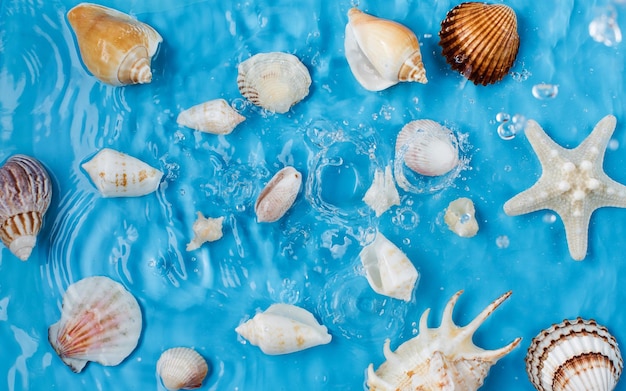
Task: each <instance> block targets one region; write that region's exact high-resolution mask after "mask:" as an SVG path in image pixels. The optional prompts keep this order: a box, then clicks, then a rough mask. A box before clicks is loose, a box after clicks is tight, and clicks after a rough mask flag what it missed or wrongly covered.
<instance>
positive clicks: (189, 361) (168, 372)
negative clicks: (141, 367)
mask: <svg viewBox="0 0 626 391" xmlns="http://www.w3.org/2000/svg"><path fill="white" fill-rule="evenodd" d="M156 370H157V373H158V374H159V376H160V377H161V381H163V385H164V386H165V388H167V389H168V390H170V391H176V390H191V389H195V388H200V387H201V386H202V382H203V381H204V379H205V378H206V376H207V374H208V372H209V365H208V364H207V362H206V360H205V359H204V357H202V356H201V355H200V354H199V353H198V352H196V351H195V350H193V349H191V348H183V347H179V348H171V349H167V350H166V351H164V352H163V353H162V354H161V357H159V360H158V361H157V365H156Z"/></svg>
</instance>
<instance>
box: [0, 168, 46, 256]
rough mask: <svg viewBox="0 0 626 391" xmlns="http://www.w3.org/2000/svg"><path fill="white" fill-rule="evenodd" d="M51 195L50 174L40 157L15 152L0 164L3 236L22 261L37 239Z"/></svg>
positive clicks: (0, 233)
mask: <svg viewBox="0 0 626 391" xmlns="http://www.w3.org/2000/svg"><path fill="white" fill-rule="evenodd" d="M51 197H52V184H51V182H50V177H49V176H48V173H47V172H46V169H45V168H43V166H42V165H41V163H40V162H39V161H38V160H37V159H35V158H32V157H30V156H25V155H13V156H11V157H10V158H9V159H7V161H6V162H5V163H4V165H3V166H2V167H0V239H1V240H2V243H4V245H5V246H6V247H7V248H8V249H9V250H10V251H11V252H12V253H13V254H14V255H15V256H16V257H18V258H19V259H21V260H22V261H25V260H27V259H28V257H30V254H31V252H32V251H33V248H34V247H35V244H36V243H37V234H38V233H39V231H40V230H41V225H42V222H43V216H44V214H45V213H46V211H47V210H48V207H49V206H50V199H51Z"/></svg>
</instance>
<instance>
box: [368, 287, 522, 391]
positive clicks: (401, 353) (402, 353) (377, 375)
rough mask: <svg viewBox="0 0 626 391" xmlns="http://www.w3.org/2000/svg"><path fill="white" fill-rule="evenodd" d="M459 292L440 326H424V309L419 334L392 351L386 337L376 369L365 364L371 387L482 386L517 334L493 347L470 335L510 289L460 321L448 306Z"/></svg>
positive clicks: (389, 390)
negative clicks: (459, 323)
mask: <svg viewBox="0 0 626 391" xmlns="http://www.w3.org/2000/svg"><path fill="white" fill-rule="evenodd" d="M461 293H462V291H460V292H457V293H456V294H455V295H454V296H452V298H451V299H450V301H449V302H448V304H447V305H446V308H445V309H444V311H443V318H442V320H441V325H440V326H439V327H438V328H429V327H428V314H429V312H430V309H427V310H426V311H424V313H423V315H422V317H421V318H420V324H419V335H418V336H417V337H415V338H413V339H410V340H409V341H407V342H405V343H403V344H402V345H400V346H399V347H398V349H397V350H396V351H395V352H392V351H391V349H390V347H389V340H388V339H387V340H386V341H385V345H384V349H383V352H384V354H385V358H386V361H385V362H384V363H383V364H382V365H381V366H380V367H379V368H378V369H377V370H376V372H374V366H373V365H372V364H370V366H369V367H368V369H367V386H368V387H369V389H370V391H374V390H376V391H396V390H400V391H414V390H463V391H476V390H477V389H478V388H479V387H480V386H482V384H483V381H484V379H485V377H487V375H488V374H489V369H490V368H491V366H492V365H494V364H495V363H496V362H497V361H498V360H499V359H500V358H502V357H504V356H505V355H506V354H508V353H509V352H510V351H511V350H513V349H514V348H515V347H516V346H517V345H518V344H519V342H520V341H521V338H517V339H515V340H514V341H513V342H511V343H510V344H509V345H507V346H505V347H502V348H500V349H497V350H484V349H481V348H479V347H478V346H476V345H474V343H473V342H472V336H473V335H474V332H475V331H476V330H477V329H478V327H480V325H481V324H482V323H483V322H484V321H485V319H487V317H488V316H489V315H490V314H491V313H492V312H493V311H494V310H495V309H496V307H498V306H499V305H500V304H501V303H502V302H503V301H504V300H506V299H507V298H508V297H509V296H510V295H511V292H507V293H505V294H504V295H502V296H500V298H498V299H497V300H495V301H494V302H493V303H491V304H490V305H489V306H488V307H487V308H485V309H484V310H483V311H482V312H481V313H480V314H479V315H478V316H477V317H476V318H475V319H474V320H473V321H472V322H471V323H470V324H468V325H467V326H463V327H459V326H457V325H456V324H454V322H453V321H452V311H453V309H454V305H455V304H456V302H457V300H458V298H459V296H460V295H461Z"/></svg>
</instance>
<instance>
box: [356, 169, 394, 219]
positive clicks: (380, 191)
mask: <svg viewBox="0 0 626 391" xmlns="http://www.w3.org/2000/svg"><path fill="white" fill-rule="evenodd" d="M363 201H365V203H366V204H367V205H369V206H370V208H372V209H373V210H374V212H376V217H378V216H380V215H382V214H383V213H385V211H387V209H389V208H390V207H391V206H392V205H400V194H398V190H397V189H396V184H395V182H394V180H393V174H392V173H391V166H387V167H385V172H384V173H383V171H382V170H380V169H378V168H377V169H376V172H374V181H373V182H372V186H370V188H369V189H368V190H367V192H365V196H364V197H363Z"/></svg>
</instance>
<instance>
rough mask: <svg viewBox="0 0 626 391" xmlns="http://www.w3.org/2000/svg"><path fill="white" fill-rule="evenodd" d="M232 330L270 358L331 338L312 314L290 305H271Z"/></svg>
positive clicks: (315, 344) (327, 341) (324, 341)
mask: <svg viewBox="0 0 626 391" xmlns="http://www.w3.org/2000/svg"><path fill="white" fill-rule="evenodd" d="M235 331H236V332H237V333H238V334H239V335H241V336H242V337H244V338H245V339H247V340H248V341H249V342H250V343H251V344H253V345H255V346H258V347H259V348H261V350H262V351H263V353H265V354H269V355H276V354H287V353H293V352H298V351H300V350H304V349H308V348H310V347H313V346H317V345H324V344H327V343H329V342H330V340H331V339H332V337H331V336H330V334H328V329H327V328H326V326H323V325H321V324H319V323H318V322H317V321H316V320H315V317H314V316H313V314H312V313H310V312H309V311H307V310H305V309H303V308H300V307H297V306H295V305H291V304H272V305H271V306H270V307H269V308H268V309H267V310H265V311H264V312H259V313H258V314H256V315H255V316H254V318H252V319H250V320H248V321H247V322H245V323H242V324H240V325H239V326H238V327H237V328H236V329H235Z"/></svg>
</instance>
